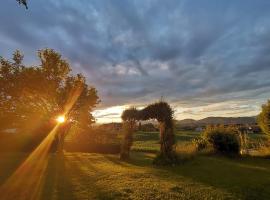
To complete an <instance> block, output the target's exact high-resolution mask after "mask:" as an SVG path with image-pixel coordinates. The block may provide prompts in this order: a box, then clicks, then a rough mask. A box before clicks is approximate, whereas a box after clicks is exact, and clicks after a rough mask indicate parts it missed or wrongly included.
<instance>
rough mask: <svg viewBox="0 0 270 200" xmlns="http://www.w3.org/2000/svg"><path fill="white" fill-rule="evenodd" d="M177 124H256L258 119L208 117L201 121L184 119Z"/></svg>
mask: <svg viewBox="0 0 270 200" xmlns="http://www.w3.org/2000/svg"><path fill="white" fill-rule="evenodd" d="M176 123H177V124H179V125H211V124H212V125H216V124H224V125H228V124H255V123H256V117H255V116H253V117H207V118H204V119H200V120H194V119H183V120H178V121H177V122H176Z"/></svg>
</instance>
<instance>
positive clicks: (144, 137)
mask: <svg viewBox="0 0 270 200" xmlns="http://www.w3.org/2000/svg"><path fill="white" fill-rule="evenodd" d="M199 134H200V133H199V132H194V131H177V133H176V138H175V139H176V141H177V143H178V144H184V143H188V142H190V141H191V140H192V139H194V138H195V137H198V136H199ZM159 146H160V145H159V132H142V131H138V132H136V133H135V134H134V142H133V145H132V150H133V151H143V152H153V153H154V152H157V151H159Z"/></svg>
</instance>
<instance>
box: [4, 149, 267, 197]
mask: <svg viewBox="0 0 270 200" xmlns="http://www.w3.org/2000/svg"><path fill="white" fill-rule="evenodd" d="M154 156H155V155H154V154H152V153H142V152H133V153H132V155H131V158H132V159H131V160H130V161H129V162H122V161H120V160H119V158H118V156H115V155H101V154H87V153H66V154H64V155H63V156H56V155H53V154H52V155H51V156H50V160H49V165H48V167H47V169H46V173H45V176H46V178H45V183H44V188H43V189H42V195H41V199H44V200H51V199H59V200H73V199H120V200H121V199H270V161H269V160H265V159H256V158H242V159H229V158H224V157H218V156H208V157H207V156H197V157H196V158H194V159H193V160H191V161H189V162H186V163H185V164H182V165H179V166H175V167H162V168H158V167H154V166H153V165H152V164H151V163H152V159H153V157H154ZM24 157H25V155H24V154H16V156H15V155H14V154H10V155H8V154H5V155H1V159H0V162H1V166H6V167H5V169H8V168H9V167H11V168H13V169H14V165H16V164H14V162H10V160H13V161H14V160H15V159H17V160H20V159H22V158H24ZM9 165H10V166H9ZM8 166H9V167H8ZM6 174H7V171H5V170H4V168H2V167H1V171H0V177H1V180H0V181H1V183H3V182H4V181H5V180H6V179H7V178H8V175H6ZM25 181H27V180H25ZM22 187H23V185H22Z"/></svg>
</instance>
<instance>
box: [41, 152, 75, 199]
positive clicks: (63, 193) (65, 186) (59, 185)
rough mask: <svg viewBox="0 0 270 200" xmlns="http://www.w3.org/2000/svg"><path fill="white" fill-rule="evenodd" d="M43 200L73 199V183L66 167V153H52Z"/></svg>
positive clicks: (42, 195) (46, 174)
mask: <svg viewBox="0 0 270 200" xmlns="http://www.w3.org/2000/svg"><path fill="white" fill-rule="evenodd" d="M41 199H42V200H50V199H56V200H73V199H76V198H75V196H74V194H73V185H72V183H71V180H70V176H69V174H68V171H67V169H66V160H65V156H64V154H52V155H51V157H50V159H49V162H48V166H47V169H46V172H45V180H44V185H43V189H42V194H41Z"/></svg>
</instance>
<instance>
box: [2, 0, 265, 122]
mask: <svg viewBox="0 0 270 200" xmlns="http://www.w3.org/2000/svg"><path fill="white" fill-rule="evenodd" d="M28 6H29V9H28V10H26V9H24V7H22V6H19V5H18V4H17V3H16V1H15V0H8V1H3V2H2V3H1V5H0V55H1V56H4V57H6V58H10V57H11V55H12V52H13V51H14V50H15V49H19V50H21V51H22V52H23V53H24V55H25V63H28V64H34V63H36V62H37V60H36V51H37V50H38V49H42V48H53V49H55V50H56V51H59V52H60V53H61V54H62V55H63V57H64V58H66V59H67V60H68V61H69V62H70V63H71V66H72V68H73V70H74V72H80V73H83V74H84V75H85V76H86V77H87V80H88V82H89V84H90V85H93V86H94V87H96V88H97V90H98V94H99V96H100V99H101V103H100V105H99V106H98V107H97V108H96V110H95V111H94V116H95V117H97V119H98V122H100V123H102V122H116V121H120V115H121V112H122V110H123V109H125V108H128V107H130V106H137V107H138V108H142V107H144V106H145V105H147V104H148V103H152V102H156V101H159V100H160V99H162V100H165V101H167V102H168V103H170V105H171V106H172V107H173V109H174V111H175V112H174V116H175V118H176V119H184V118H193V119H201V118H204V117H209V116H232V117H237V116H254V115H257V114H258V113H259V111H260V107H261V105H262V104H263V103H265V102H266V100H267V99H268V98H269V96H270V79H269V76H270V20H269V19H270V1H269V0H256V1H255V0H223V1H221V0H220V1H217V0H200V1H198V0H167V1H164V0H125V1H124V0H76V1H74V0H29V5H28Z"/></svg>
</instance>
